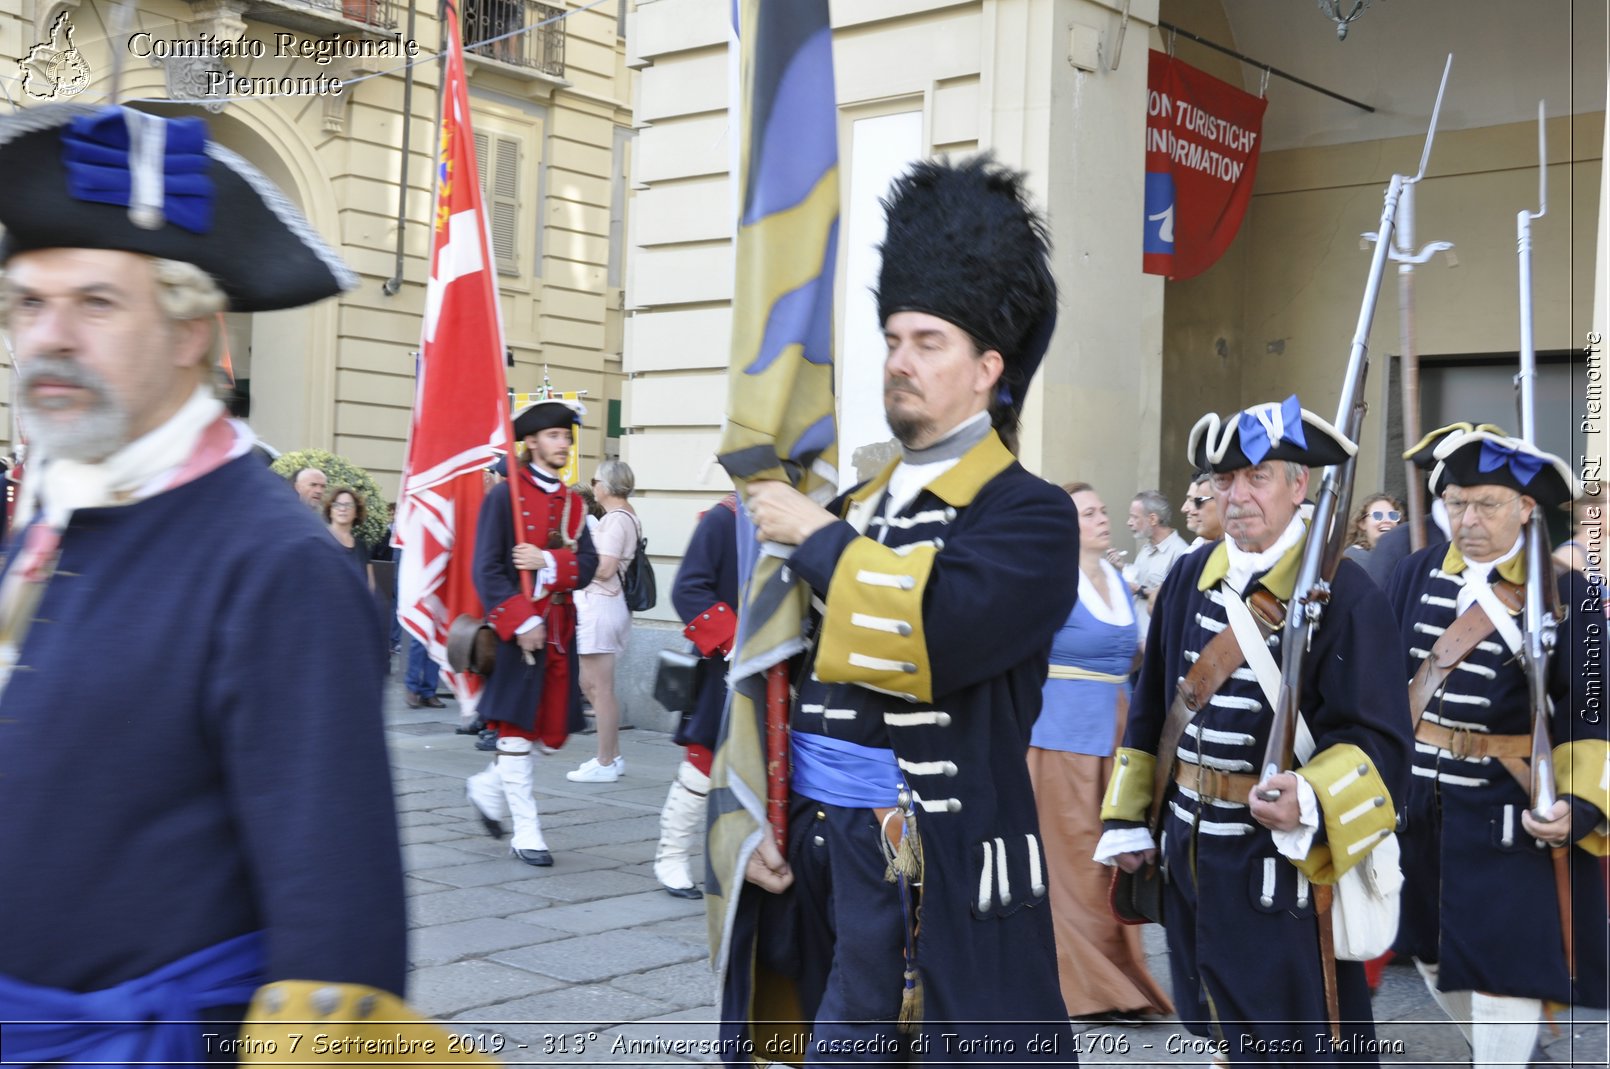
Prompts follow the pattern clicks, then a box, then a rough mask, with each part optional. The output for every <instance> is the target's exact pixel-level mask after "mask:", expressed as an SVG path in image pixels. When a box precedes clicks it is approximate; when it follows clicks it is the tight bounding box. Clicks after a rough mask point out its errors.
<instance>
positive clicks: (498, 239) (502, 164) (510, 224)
mask: <svg viewBox="0 0 1610 1069" xmlns="http://www.w3.org/2000/svg"><path fill="white" fill-rule="evenodd" d="M486 188H487V195H486V199H487V211H488V212H489V213H490V215H491V218H492V254H493V256H494V257H495V258H496V259H497V264H498V271H499V273H501V274H506V275H518V274H519V273H520V248H519V243H518V241H517V240H516V239H517V237H518V235H519V232H520V142H519V141H518V140H517V139H515V138H512V137H499V138H497V151H496V154H495V155H494V156H493V158H492V166H491V174H490V175H489V176H488V178H487V187H486Z"/></svg>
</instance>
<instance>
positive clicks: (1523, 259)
mask: <svg viewBox="0 0 1610 1069" xmlns="http://www.w3.org/2000/svg"><path fill="white" fill-rule="evenodd" d="M1547 213H1548V140H1547V131H1546V127H1545V125H1544V113H1543V101H1541V100H1539V101H1538V102H1537V211H1535V212H1529V211H1527V210H1526V209H1524V208H1523V209H1521V211H1520V212H1519V213H1517V214H1516V216H1515V250H1516V255H1517V258H1518V259H1519V260H1520V313H1521V315H1520V319H1521V367H1520V371H1519V373H1517V374H1516V376H1515V385H1516V387H1517V391H1516V402H1517V404H1518V405H1519V408H1520V424H1521V441H1523V442H1525V443H1526V444H1527V445H1531V446H1534V447H1535V446H1536V445H1537V399H1536V396H1535V389H1534V387H1535V385H1536V383H1537V350H1536V349H1535V348H1534V347H1533V343H1532V220H1533V219H1541V218H1543V216H1544V215H1546V214H1547ZM1549 548H1550V547H1549V533H1548V524H1547V523H1546V522H1545V521H1544V519H1543V508H1542V506H1541V505H1534V506H1533V508H1532V518H1531V520H1530V521H1529V523H1528V525H1527V530H1526V547H1525V552H1526V601H1525V605H1524V608H1523V609H1522V624H1523V626H1522V630H1521V667H1522V668H1523V669H1525V671H1526V692H1527V699H1528V703H1529V705H1530V706H1531V711H1532V791H1531V807H1532V815H1533V817H1535V818H1536V819H1538V820H1548V819H1549V817H1550V810H1552V809H1553V808H1554V802H1555V800H1556V799H1557V798H1558V797H1559V795H1558V793H1557V791H1556V789H1555V783H1554V741H1553V739H1552V738H1551V737H1550V735H1549V719H1550V718H1551V717H1552V716H1553V715H1554V702H1553V700H1552V699H1550V698H1549V692H1548V665H1549V658H1550V657H1552V656H1553V654H1554V647H1555V643H1556V641H1557V638H1558V630H1559V622H1560V603H1559V590H1558V588H1557V587H1556V586H1555V583H1554V568H1553V562H1552V561H1551V560H1550V559H1549ZM1569 849H1570V848H1569V847H1568V846H1556V847H1553V848H1552V850H1551V853H1552V855H1553V862H1554V887H1555V893H1556V897H1557V898H1558V901H1559V909H1560V931H1561V935H1562V937H1563V939H1564V942H1565V965H1566V970H1567V972H1569V974H1570V975H1571V977H1572V978H1573V979H1574V978H1575V976H1576V954H1575V945H1574V944H1575V940H1574V937H1573V935H1572V932H1571V880H1570V872H1569V869H1568V864H1567V853H1568V851H1569Z"/></svg>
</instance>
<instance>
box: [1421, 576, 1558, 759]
mask: <svg viewBox="0 0 1610 1069" xmlns="http://www.w3.org/2000/svg"><path fill="white" fill-rule="evenodd" d="M1493 593H1494V594H1496V595H1497V596H1498V600H1499V601H1500V602H1502V603H1503V604H1504V606H1505V607H1507V608H1509V609H1511V610H1518V609H1519V608H1520V607H1521V605H1522V604H1524V603H1525V600H1526V588H1525V587H1524V586H1518V585H1516V584H1515V583H1511V582H1510V581H1509V580H1508V579H1500V580H1499V581H1498V582H1496V583H1494V584H1493ZM1492 633H1493V621H1492V619H1491V618H1489V617H1488V615H1487V613H1486V612H1484V611H1483V610H1482V608H1481V606H1480V605H1479V604H1478V605H1472V606H1470V608H1468V609H1466V610H1465V611H1464V612H1462V613H1460V614H1459V617H1458V619H1456V620H1454V622H1453V623H1451V624H1449V625H1448V630H1446V631H1444V632H1443V633H1442V634H1441V635H1439V636H1438V637H1437V641H1436V642H1434V643H1433V644H1432V646H1431V656H1429V657H1427V658H1426V659H1425V660H1423V661H1421V662H1420V668H1419V669H1418V670H1417V671H1416V672H1415V673H1414V678H1413V679H1411V680H1410V681H1409V715H1410V716H1411V717H1412V718H1413V719H1414V722H1415V724H1416V725H1418V724H1419V723H1420V716H1421V714H1423V713H1424V712H1425V711H1426V709H1427V708H1428V707H1429V706H1430V705H1431V700H1432V699H1433V698H1435V697H1436V696H1437V692H1438V691H1439V690H1441V689H1442V684H1443V683H1444V682H1446V681H1447V679H1448V676H1449V675H1451V674H1452V673H1453V670H1454V668H1456V667H1457V666H1458V664H1459V662H1460V661H1463V660H1464V659H1465V658H1466V657H1468V656H1469V655H1470V651H1471V650H1473V649H1475V648H1476V645H1477V643H1479V642H1481V640H1482V639H1484V638H1486V637H1487V636H1488V635H1490V634H1492ZM1422 741H1427V742H1428V741H1430V740H1422ZM1528 753H1530V751H1528Z"/></svg>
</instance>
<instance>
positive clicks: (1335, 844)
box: [1293, 743, 1397, 883]
mask: <svg viewBox="0 0 1610 1069" xmlns="http://www.w3.org/2000/svg"><path fill="white" fill-rule="evenodd" d="M1297 775H1299V776H1301V777H1302V778H1303V779H1305V780H1307V781H1308V785H1309V786H1311V787H1313V788H1314V794H1315V796H1316V797H1318V799H1319V809H1320V813H1321V815H1322V816H1323V818H1324V821H1325V840H1326V841H1325V842H1324V843H1321V844H1319V845H1317V846H1315V847H1314V848H1313V849H1312V850H1310V851H1309V852H1308V856H1307V857H1306V858H1304V859H1303V860H1302V861H1295V862H1293V864H1295V865H1296V866H1297V867H1298V868H1299V869H1301V870H1302V872H1303V875H1305V876H1307V877H1308V878H1309V879H1310V880H1312V881H1313V882H1314V883H1335V882H1336V881H1337V880H1339V879H1341V877H1342V873H1344V872H1346V871H1347V870H1348V869H1350V868H1352V867H1353V866H1354V865H1356V864H1358V863H1359V862H1360V861H1363V860H1364V855H1366V854H1368V853H1369V852H1370V850H1371V848H1372V847H1374V846H1375V845H1376V844H1377V843H1379V842H1380V841H1381V840H1382V839H1384V838H1386V836H1387V835H1389V834H1391V832H1392V830H1393V829H1394V828H1395V827H1396V826H1397V812H1396V810H1394V809H1393V807H1392V795H1391V793H1390V792H1389V791H1388V790H1387V789H1386V784H1385V783H1384V782H1382V780H1381V775H1380V773H1379V772H1377V771H1376V770H1375V764H1374V762H1372V761H1371V760H1370V758H1369V755H1368V754H1366V753H1365V752H1364V751H1363V750H1361V749H1359V748H1358V747H1357V746H1354V745H1352V744H1351V743H1342V744H1340V745H1337V746H1331V747H1327V748H1326V749H1325V751H1324V752H1323V753H1320V754H1318V755H1317V756H1315V757H1314V759H1313V760H1311V761H1309V762H1308V763H1307V764H1306V765H1304V766H1303V767H1302V768H1300V769H1298V770H1297Z"/></svg>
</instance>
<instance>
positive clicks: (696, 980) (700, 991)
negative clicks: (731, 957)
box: [610, 958, 717, 1011]
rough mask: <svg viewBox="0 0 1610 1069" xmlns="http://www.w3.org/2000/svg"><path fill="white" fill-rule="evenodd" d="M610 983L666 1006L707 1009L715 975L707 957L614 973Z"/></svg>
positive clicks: (712, 1002) (711, 1000)
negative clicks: (624, 972) (647, 968)
mask: <svg viewBox="0 0 1610 1069" xmlns="http://www.w3.org/2000/svg"><path fill="white" fill-rule="evenodd" d="M610 982H611V983H612V984H614V985H615V986H616V987H618V988H620V989H621V990H623V991H630V992H631V993H632V994H634V995H643V996H645V997H647V998H651V999H656V1000H658V1001H660V1002H663V1003H665V1004H666V1005H668V1006H680V1007H682V1008H684V1009H694V1008H696V1007H704V1008H705V1009H706V1010H707V1011H708V1010H713V1008H714V1007H715V1004H716V996H717V991H716V974H715V972H714V971H713V970H712V969H711V968H710V962H709V960H708V959H707V958H699V959H698V960H696V961H687V962H681V963H679V964H676V965H667V966H666V967H665V968H663V969H650V970H648V971H647V972H640V973H633V974H631V975H630V976H617V977H616V978H615V979H614V980H612V981H610Z"/></svg>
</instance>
